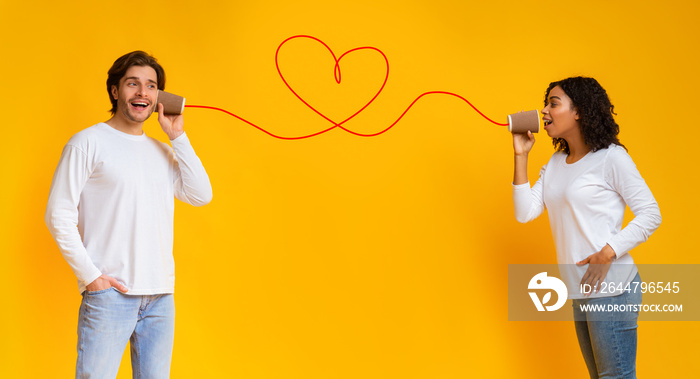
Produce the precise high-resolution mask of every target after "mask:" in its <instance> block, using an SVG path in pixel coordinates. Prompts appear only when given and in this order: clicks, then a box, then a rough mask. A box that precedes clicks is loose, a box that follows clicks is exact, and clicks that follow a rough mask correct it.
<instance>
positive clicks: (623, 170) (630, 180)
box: [513, 144, 661, 299]
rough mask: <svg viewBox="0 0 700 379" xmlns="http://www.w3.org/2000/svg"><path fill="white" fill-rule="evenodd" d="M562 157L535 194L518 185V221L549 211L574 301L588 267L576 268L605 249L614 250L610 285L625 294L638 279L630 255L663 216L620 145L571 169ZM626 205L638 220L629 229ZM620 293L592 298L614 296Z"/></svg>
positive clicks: (555, 158) (551, 162)
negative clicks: (620, 287)
mask: <svg viewBox="0 0 700 379" xmlns="http://www.w3.org/2000/svg"><path fill="white" fill-rule="evenodd" d="M566 157H567V155H566V154H564V153H562V152H557V153H554V155H552V157H551V159H550V160H549V162H548V163H547V164H546V165H545V166H544V167H542V170H541V171H540V177H539V179H538V180H537V182H536V183H535V185H534V186H532V188H530V184H529V183H525V184H520V185H513V203H514V205H515V218H516V219H517V220H518V221H519V222H523V223H524V222H528V221H531V220H533V219H535V218H536V217H538V216H539V215H540V214H542V212H543V211H544V209H545V208H546V209H547V212H548V213H549V224H550V227H551V229H552V235H553V237H554V243H555V246H556V250H557V262H558V263H559V267H560V273H561V276H562V279H563V280H564V282H565V284H566V286H567V288H568V290H569V298H574V299H576V298H582V296H581V294H580V291H579V283H580V281H581V278H582V277H583V274H584V273H585V272H586V269H587V268H588V265H583V266H576V262H579V261H581V260H583V259H585V258H586V257H588V256H589V255H591V254H594V253H596V252H598V251H600V250H601V249H602V248H603V247H605V245H606V244H608V245H610V247H612V248H613V250H615V254H616V259H615V260H614V261H613V263H612V265H611V266H610V270H609V271H608V274H607V276H606V278H605V282H607V283H614V284H615V286H618V285H622V287H623V288H624V286H625V285H627V284H628V283H629V282H630V281H631V280H632V279H633V278H634V276H635V275H636V274H637V267H636V265H635V264H634V260H633V259H632V256H631V255H629V254H628V253H629V251H630V250H631V249H632V248H634V247H635V246H637V245H639V244H640V243H642V242H644V241H646V240H647V239H648V238H649V236H650V235H651V234H652V233H653V232H654V231H655V230H656V229H657V228H658V227H659V224H660V223H661V213H660V212H659V206H658V204H657V203H656V200H655V199H654V196H653V195H652V193H651V191H650V190H649V187H648V186H647V185H646V182H645V181H644V179H643V178H642V176H641V175H640V174H639V171H638V170H637V167H636V165H635V164H634V162H633V161H632V158H631V157H630V156H629V154H627V151H626V150H625V149H624V148H623V147H621V146H618V145H614V144H613V145H610V146H609V147H608V148H606V149H601V150H598V151H596V152H589V153H588V154H587V155H585V156H584V157H583V158H581V159H579V160H578V161H577V162H574V163H572V164H568V163H566ZM625 205H628V206H629V207H630V210H631V211H632V213H634V215H635V217H634V219H633V220H632V221H630V222H629V223H628V224H627V226H625V228H624V229H623V228H622V222H623V218H624V214H625ZM620 293H622V292H621V291H613V292H608V293H606V294H602V293H601V294H598V295H593V296H592V297H601V296H611V295H616V294H620Z"/></svg>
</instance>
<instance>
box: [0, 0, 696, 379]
mask: <svg viewBox="0 0 700 379" xmlns="http://www.w3.org/2000/svg"><path fill="white" fill-rule="evenodd" d="M649 3H651V2H649ZM655 3H656V2H655ZM645 4H647V2H640V1H587V2H573V3H571V2H563V1H557V2H549V1H514V0H511V1H498V0H495V1H480V2H472V1H443V0H430V1H405V0H404V1H384V0H371V1H365V0H353V1H345V2H333V1H327V0H324V1H204V0H202V1H173V0H169V1H145V2H94V1H85V2H68V3H65V2H56V1H44V2H41V1H39V2H22V1H8V0H2V1H1V2H0V41H1V43H2V45H1V47H2V61H1V63H0V68H1V73H2V78H1V80H0V83H1V84H0V88H1V91H0V104H1V105H0V107H1V109H2V123H1V125H2V148H1V149H0V172H1V173H2V186H0V191H1V200H0V202H1V203H0V207H1V209H2V221H1V222H2V224H1V225H0V241H2V243H1V245H2V255H0V289H2V296H3V299H2V312H1V313H0V338H1V342H0V376H1V377H5V378H48V377H56V378H67V377H71V376H72V375H73V367H74V359H75V355H76V353H75V342H76V332H75V327H76V324H77V312H78V305H79V302H80V296H79V294H78V293H77V288H76V284H75V279H74V276H73V273H72V272H71V271H70V269H69V267H68V265H67V264H66V263H65V261H64V260H63V258H62V256H61V255H60V253H59V251H58V249H57V247H56V245H55V243H54V242H53V240H52V238H51V236H50V234H49V232H48V230H47V228H46V227H45V225H44V221H43V215H44V209H45V203H46V199H47V195H48V189H49V186H50V183H51V178H52V175H53V171H54V169H55V166H56V163H57V162H58V158H59V155H60V153H61V150H62V147H63V145H64V144H65V142H66V141H67V140H68V138H70V136H71V135H73V134H74V133H76V132H78V131H79V130H81V129H84V128H85V127H88V126H90V125H93V124H95V123H97V122H100V121H104V120H106V119H107V118H108V117H109V114H108V112H107V111H108V109H109V102H108V97H107V94H106V91H105V85H104V83H105V80H106V72H107V69H108V68H109V66H110V65H111V64H112V62H113V61H114V60H115V59H116V58H117V57H118V56H120V55H122V54H124V53H126V52H129V51H132V50H136V49H143V50H146V51H148V52H150V53H152V54H154V55H155V56H156V57H157V58H158V59H159V61H160V62H161V63H162V64H163V66H164V67H165V70H166V72H167V77H168V82H167V87H166V89H167V90H169V91H171V92H174V93H177V94H181V95H184V96H186V97H187V99H188V104H202V105H211V106H218V107H222V108H225V109H227V110H229V111H231V112H233V113H236V114H238V115H240V116H241V117H244V118H246V119H248V120H251V121H253V122H255V123H257V124H259V125H261V126H262V127H265V128H267V129H269V130H270V131H272V132H275V133H278V134H282V135H299V134H305V133H311V132H314V131H318V130H321V129H323V128H326V127H328V126H330V125H329V123H328V122H327V121H326V120H323V119H322V118H320V117H319V116H318V115H316V114H315V113H313V112H312V111H310V110H309V109H308V108H306V107H305V106H304V105H303V104H302V103H301V102H299V100H298V99H296V98H295V97H294V96H293V95H292V94H291V93H290V92H289V90H288V89H287V88H286V87H285V86H284V84H283V83H282V81H281V80H280V78H279V77H278V75H277V71H276V69H275V65H274V53H275V49H276V48H277V46H278V44H279V43H280V42H282V41H283V40H284V39H286V38H287V37H290V36H292V35H296V34H309V35H312V36H315V37H318V38H320V39H321V40H323V41H324V42H326V43H327V44H329V46H330V47H331V48H332V49H333V50H334V52H335V53H336V54H337V55H340V54H341V53H342V52H345V51H347V50H349V49H352V48H355V47H359V46H374V47H377V48H380V49H382V50H383V51H384V52H385V53H386V54H387V56H388V58H389V61H390V65H391V68H390V74H389V80H388V83H387V86H386V88H385V90H384V91H383V92H382V94H381V95H380V96H379V97H378V99H377V100H376V101H375V102H374V103H373V104H372V105H370V106H369V107H368V108H367V110H366V111H365V112H363V113H361V114H360V115H358V116H357V117H356V118H355V119H353V120H352V121H350V122H349V123H348V124H347V125H346V126H347V127H348V128H351V129H353V130H356V131H358V132H365V133H369V132H376V131H379V130H381V129H383V128H385V127H386V126H388V125H389V124H390V123H391V122H393V121H394V120H395V119H396V118H397V117H398V116H399V114H400V113H401V112H402V111H403V110H405V108H406V107H407V106H408V104H409V103H410V102H411V101H412V100H413V99H415V98H416V97H417V96H418V95H419V94H421V93H423V92H425V91H430V90H443V91H452V92H455V93H458V94H460V95H462V96H465V97H467V98H468V99H469V100H470V101H472V102H473V103H474V104H475V105H476V106H477V107H479V108H480V109H481V110H482V111H483V112H484V113H485V114H486V115H489V116H490V117H492V118H494V119H496V120H497V121H500V122H505V116H506V114H508V113H513V112H516V111H518V110H521V109H534V108H537V109H540V108H541V106H542V97H543V93H544V90H545V88H546V86H547V84H548V83H549V82H550V81H553V80H557V79H561V78H564V77H567V76H572V75H587V76H593V77H596V78H597V79H598V80H599V81H600V82H601V83H602V84H603V86H604V87H605V88H606V89H607V90H608V93H609V94H610V95H611V98H612V101H613V103H614V104H615V106H616V108H615V109H616V111H617V113H618V114H619V116H618V117H617V120H618V122H619V124H620V125H621V130H622V133H621V139H622V142H623V143H624V144H625V145H626V146H627V147H628V148H629V152H630V154H631V155H632V157H633V159H634V160H635V162H636V163H637V166H638V167H639V169H640V171H641V173H642V175H643V176H644V178H645V179H646V181H647V183H648V184H649V186H650V187H651V189H652V191H653V192H654V195H655V196H656V199H657V200H658V202H659V204H660V206H661V210H662V214H663V217H664V221H663V223H662V225H661V228H660V229H659V230H658V231H657V232H656V234H655V235H654V236H653V237H652V238H651V239H650V240H649V241H648V242H647V243H645V244H643V245H642V246H640V247H639V248H637V249H636V250H635V251H634V252H633V255H634V257H635V259H636V260H637V262H639V263H698V257H697V243H696V240H695V238H694V237H695V236H696V235H697V232H696V229H697V227H698V222H697V221H696V220H697V215H698V214H699V213H700V209H699V208H700V206H699V204H698V196H697V188H698V184H700V183H699V182H698V179H697V173H696V172H695V171H696V170H695V168H696V166H697V164H696V161H697V146H696V145H697V141H696V140H697V122H696V121H695V118H696V113H697V104H698V95H697V88H698V87H700V80H699V79H698V67H700V64H699V63H700V62H698V38H699V37H700V29H699V27H698V23H697V15H698V7H697V5H695V2H694V1H666V2H664V3H663V5H661V3H658V4H659V5H645ZM280 55H281V56H280V62H281V63H283V67H282V69H283V70H285V71H284V72H285V74H287V73H288V74H289V79H290V82H293V83H294V84H293V85H294V86H295V89H296V90H298V91H299V93H300V94H301V95H302V96H305V98H307V99H309V101H310V102H312V103H313V104H314V105H317V106H318V108H319V110H321V111H322V112H325V113H326V114H327V115H328V116H329V117H332V118H335V119H341V118H344V116H347V115H348V114H350V113H352V112H354V110H355V109H357V108H358V107H359V106H361V104H362V103H363V102H364V101H366V100H367V99H368V98H369V95H368V94H370V93H372V91H375V90H376V88H377V86H378V83H379V82H378V80H380V79H381V73H382V71H381V69H382V66H381V59H380V58H379V57H378V56H377V55H376V54H375V55H372V53H369V52H358V53H353V54H351V55H349V56H348V57H347V61H346V58H344V59H343V61H342V62H341V68H342V69H343V84H341V86H340V87H339V88H334V86H335V87H338V86H337V85H335V84H334V83H333V82H332V80H333V77H332V74H333V71H332V60H330V58H329V55H328V54H327V53H325V52H324V51H323V50H322V49H321V47H320V46H314V45H313V44H312V43H308V42H304V41H299V42H298V43H297V42H294V41H293V42H291V43H290V44H289V45H285V47H284V50H283V51H282V52H281V54H280ZM324 62H325V63H324ZM322 70H325V71H322ZM378 73H379V74H378ZM185 115H186V117H185V118H186V130H187V132H188V134H189V136H190V139H191V140H192V142H193V145H194V147H195V149H196V151H197V152H198V154H199V156H200V158H201V159H202V161H203V162H204V164H205V167H206V168H207V171H208V173H209V175H210V177H211V182H212V185H213V188H214V200H213V202H212V203H211V204H209V205H208V206H206V207H204V208H193V207H189V206H185V205H183V204H178V205H177V208H176V216H175V218H176V224H175V235H176V237H175V252H174V254H175V259H176V265H177V277H178V280H177V295H176V298H177V309H178V311H177V327H176V341H175V351H174V356H173V365H172V377H173V378H218V377H235V378H466V377H493V378H513V377H518V378H559V377H571V378H585V377H587V374H586V373H585V366H584V363H583V359H582V358H581V354H580V352H579V350H578V344H577V342H576V337H575V333H574V328H573V325H572V324H571V323H570V322H508V321H507V297H506V295H507V283H506V279H507V267H508V266H507V265H508V264H509V263H555V253H554V248H553V243H552V238H551V234H550V230H549V225H548V221H547V219H546V217H541V218H540V219H538V220H537V221H535V222H533V223H531V224H528V225H520V224H517V223H516V222H515V220H514V218H513V215H512V204H511V186H510V182H511V178H512V147H511V139H510V135H509V134H508V133H507V132H506V131H505V130H504V128H503V127H497V126H494V125H492V124H490V123H488V122H487V121H485V120H484V119H482V118H481V117H480V116H479V115H478V114H476V112H474V111H473V110H472V109H470V108H469V107H468V106H467V105H466V104H465V103H463V102H461V101H459V100H457V99H454V98H450V97H446V96H439V95H433V96H428V97H425V98H423V99H421V100H420V101H419V102H418V103H417V104H416V106H414V108H413V109H412V110H410V111H409V113H408V114H407V115H406V117H404V119H403V120H402V121H401V122H400V123H399V124H398V125H397V126H396V127H395V128H394V129H392V130H390V131H389V132H387V133H386V134H384V135H381V136H378V137H374V138H361V137H356V136H352V135H350V134H348V133H345V132H343V131H341V130H333V131H331V132H329V133H326V134H324V135H322V136H319V137H315V138H312V139H307V140H301V141H282V140H277V139H274V138H271V137H269V136H267V135H265V134H263V133H261V132H260V131H258V130H255V129H254V128H252V127H250V126H248V125H246V124H244V123H243V122H240V121H238V120H236V119H234V118H232V117H229V116H227V115H225V114H223V113H219V112H214V111H207V110H198V109H188V110H187V111H186V113H185ZM145 129H146V132H147V133H148V134H149V135H152V136H156V137H157V138H159V139H164V135H163V133H162V132H161V131H160V130H159V127H158V125H157V123H156V122H155V120H149V121H148V122H147V125H146V127H145ZM537 138H538V142H537V144H536V146H535V150H534V152H533V153H532V155H531V160H530V168H529V173H530V178H531V180H534V179H535V178H536V177H537V173H538V172H539V169H540V167H541V166H542V165H543V164H544V163H545V162H546V161H547V159H548V157H549V156H550V155H551V153H552V147H551V142H550V139H549V138H548V137H547V136H546V134H544V133H542V134H540V135H538V136H537ZM699 331H700V327H699V326H698V323H697V322H675V323H674V322H641V323H640V329H639V352H638V375H639V376H640V377H647V378H657V377H677V378H681V377H690V376H692V375H694V374H695V371H696V370H694V369H693V368H692V366H693V365H692V364H691V363H690V362H692V361H693V360H695V359H697V357H698V355H699V353H700V348H698V344H697V341H696V339H697V337H698V335H699ZM128 361H129V360H128V359H125V360H124V361H123V364H122V368H121V371H120V375H119V377H120V378H125V377H130V366H129V362H128Z"/></svg>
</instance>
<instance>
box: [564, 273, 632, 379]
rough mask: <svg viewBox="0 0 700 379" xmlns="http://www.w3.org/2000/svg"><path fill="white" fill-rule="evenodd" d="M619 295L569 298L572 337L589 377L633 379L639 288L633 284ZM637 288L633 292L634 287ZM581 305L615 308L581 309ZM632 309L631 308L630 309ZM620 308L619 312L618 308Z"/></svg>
mask: <svg viewBox="0 0 700 379" xmlns="http://www.w3.org/2000/svg"><path fill="white" fill-rule="evenodd" d="M635 282H637V283H639V282H640V278H639V274H637V275H636V276H635V277H634V279H633V280H632V282H631V286H630V287H631V289H632V291H630V292H623V293H622V295H617V296H610V297H599V298H593V299H573V307H574V324H575V326H576V336H577V337H578V343H579V346H580V348H581V352H582V353H583V359H584V360H585V361H586V366H587V367H588V373H589V375H590V376H591V378H601V379H602V378H625V379H626V378H636V377H637V374H636V361H637V317H638V316H639V312H638V309H634V308H635V307H629V305H633V304H634V305H636V306H639V305H640V304H641V303H642V292H641V288H640V287H638V286H635V284H634V283H635ZM635 288H636V289H637V290H636V291H634V289H635ZM581 305H588V306H598V307H602V308H604V309H606V310H610V309H618V311H604V312H584V311H582V310H581V308H580V307H581ZM630 308H632V309H630ZM620 309H622V310H623V311H619V310H620Z"/></svg>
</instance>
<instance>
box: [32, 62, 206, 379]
mask: <svg viewBox="0 0 700 379" xmlns="http://www.w3.org/2000/svg"><path fill="white" fill-rule="evenodd" d="M164 88H165V72H164V71H163V68H162V67H161V66H160V64H158V62H157V61H156V59H155V58H153V57H151V56H150V55H148V54H146V53H144V52H142V51H134V52H131V53H129V54H126V55H124V56H122V57H120V58H119V59H117V60H116V61H115V62H114V64H113V65H112V68H110V70H109V72H108V79H107V91H108V93H109V96H110V100H111V102H112V109H111V112H112V118H110V119H109V120H108V121H106V122H104V123H99V124H97V125H94V126H91V127H89V128H87V129H84V130H82V131H80V132H78V133H77V134H75V135H74V136H73V137H72V138H71V139H70V140H69V141H68V143H67V144H66V146H65V148H64V149H63V153H62V154H61V159H60V161H59V163H58V167H57V168H56V172H55V174H54V177H53V182H52V184H51V190H50V193H49V200H48V205H47V207H46V225H47V226H48V228H49V230H50V231H51V234H52V235H53V237H54V239H55V240H56V243H57V244H58V246H59V249H60V250H61V253H62V254H63V256H64V258H65V259H66V261H67V262H68V264H69V265H70V267H71V269H72V270H73V272H74V273H75V275H76V277H77V279H78V287H79V290H80V292H81V293H82V297H83V299H82V303H81V305H80V318H79V321H78V360H77V365H76V377H79V378H83V377H97V378H106V377H112V378H113V377H116V375H117V371H118V370H119V364H120V361H121V356H122V353H123V351H124V348H125V347H126V343H127V341H129V340H130V341H131V359H132V362H131V364H132V367H133V375H134V377H135V378H141V377H144V378H161V377H163V378H167V377H168V376H169V373H170V361H171V356H172V346H173V335H174V325H175V324H174V316H175V314H174V310H175V308H174V302H173V292H174V287H175V283H174V281H175V269H174V260H173V251H172V248H173V211H174V207H175V204H174V197H176V198H178V199H180V200H182V201H185V202H187V203H189V204H192V205H195V206H201V205H205V204H207V203H209V202H210V201H211V198H212V190H211V184H210V183H209V177H208V176H207V173H206V171H205V170H204V167H203V166H202V163H201V161H200V160H199V158H198V157H197V155H196V154H195V152H194V149H193V148H192V146H191V145H190V142H189V139H188V138H187V135H186V134H185V132H184V121H183V116H182V115H165V114H164V113H163V105H162V104H157V95H158V89H161V90H162V89H164ZM156 107H157V108H156ZM156 109H157V112H158V122H159V123H160V126H161V128H162V129H163V132H165V134H167V136H168V138H169V139H170V143H171V145H172V148H171V147H170V146H168V145H166V144H163V143H161V142H158V141H157V140H155V139H153V138H150V137H147V136H146V134H145V133H144V132H143V123H144V121H146V120H147V119H148V117H149V116H150V115H151V114H152V113H153V112H154V111H156Z"/></svg>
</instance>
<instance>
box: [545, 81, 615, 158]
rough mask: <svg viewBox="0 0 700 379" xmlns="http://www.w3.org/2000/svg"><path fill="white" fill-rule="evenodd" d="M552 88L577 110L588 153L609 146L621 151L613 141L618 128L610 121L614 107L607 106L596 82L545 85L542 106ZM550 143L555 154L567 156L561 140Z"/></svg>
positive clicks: (608, 102) (604, 94)
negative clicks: (559, 153) (566, 98)
mask: <svg viewBox="0 0 700 379" xmlns="http://www.w3.org/2000/svg"><path fill="white" fill-rule="evenodd" d="M556 86H559V88H561V89H562V90H563V91H564V93H566V95H567V96H569V98H570V99H571V103H572V106H573V107H574V108H575V109H576V110H577V112H578V115H579V126H580V128H581V134H583V141H584V142H585V143H586V145H587V146H588V147H590V148H591V151H598V150H600V149H605V148H607V147H608V146H610V144H615V145H620V146H622V147H625V146H624V145H623V144H622V143H620V140H619V139H618V138H617V135H618V134H619V133H620V126H619V125H617V122H615V119H614V118H613V115H617V113H615V112H614V109H615V106H614V105H612V104H611V103H610V98H609V97H608V93H607V92H605V89H604V88H603V87H602V86H601V85H600V84H599V83H598V81H597V80H595V79H593V78H586V77H582V76H576V77H572V78H567V79H563V80H560V81H557V82H552V83H549V87H547V91H546V92H545V95H544V105H545V106H547V104H548V100H547V99H549V92H550V91H551V90H552V88H554V87H556ZM552 143H553V144H554V148H555V149H556V150H557V151H563V152H565V153H566V154H569V152H570V151H569V144H568V143H567V142H566V140H564V139H563V138H554V139H552ZM625 149H627V148H625Z"/></svg>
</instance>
